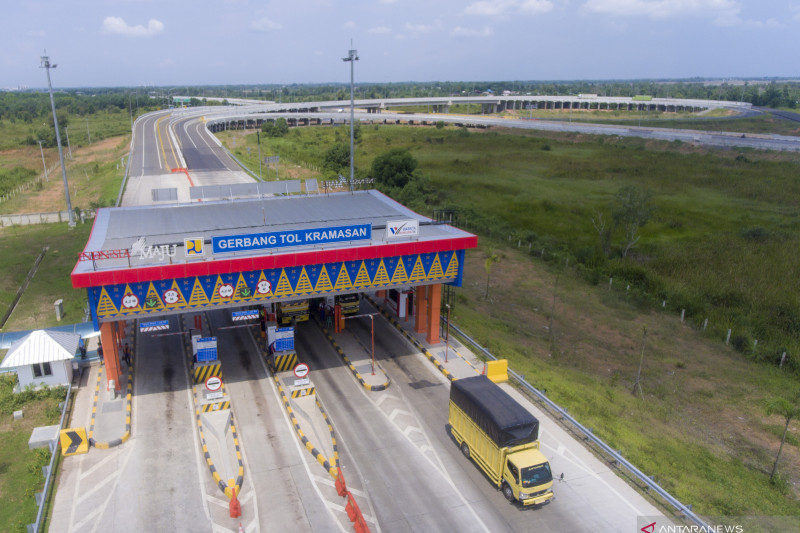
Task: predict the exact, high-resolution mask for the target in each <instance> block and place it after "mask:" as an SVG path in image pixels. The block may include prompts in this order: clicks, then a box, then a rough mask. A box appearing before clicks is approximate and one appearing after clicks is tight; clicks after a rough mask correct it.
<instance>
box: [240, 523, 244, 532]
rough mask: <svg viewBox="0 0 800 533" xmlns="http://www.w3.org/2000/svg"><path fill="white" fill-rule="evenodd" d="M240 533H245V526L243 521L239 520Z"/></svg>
mask: <svg viewBox="0 0 800 533" xmlns="http://www.w3.org/2000/svg"><path fill="white" fill-rule="evenodd" d="M239 533H244V528H243V527H242V523H241V522H239Z"/></svg>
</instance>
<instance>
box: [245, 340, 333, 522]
mask: <svg viewBox="0 0 800 533" xmlns="http://www.w3.org/2000/svg"><path fill="white" fill-rule="evenodd" d="M247 331H248V333H249V334H250V340H252V341H253V346H255V348H256V353H257V354H259V357H258V360H259V362H260V363H261V367H262V368H263V369H264V374H265V375H266V376H267V379H268V380H269V381H270V386H269V387H268V388H269V389H270V390H271V391H272V395H273V396H274V397H275V401H276V402H277V404H276V405H280V406H281V409H280V411H281V415H282V416H283V420H284V422H286V427H287V428H289V431H290V432H291V433H292V434H294V424H292V421H291V420H289V414H288V413H287V412H286V409H284V408H283V400H281V397H280V395H279V394H278V389H277V387H276V386H275V381H274V380H273V379H272V376H271V375H270V373H269V370H267V365H266V363H264V358H263V357H261V356H260V355H261V348H260V347H259V345H258V343H257V342H256V339H255V337H253V331H252V330H251V329H249V328H248V329H247ZM262 391H263V386H262ZM293 436H296V435H293ZM291 440H292V442H294V446H295V449H296V450H297V456H298V457H299V458H300V459H302V461H301V463H303V468H305V471H306V475H307V476H308V480H309V481H311V485H312V486H313V487H314V492H316V493H317V497H318V498H319V500H320V502H322V503H323V504H324V503H326V502H327V501H328V500H326V499H325V497H324V496H323V495H322V491H320V490H319V486H318V485H317V484H316V483H314V474H312V473H311V469H310V468H309V467H308V463H307V462H306V456H309V454H308V452H307V451H306V450H305V449H304V448H301V447H300V439H297V438H292V439H291ZM301 504H302V503H301ZM256 507H258V506H256ZM326 508H327V507H326ZM330 516H331V518H332V519H333V521H334V523H335V524H336V525H337V526H338V527H339V531H341V532H342V533H346V530H345V529H344V527H343V526H342V524H341V522H339V520H337V518H336V516H334V515H333V513H331V514H330ZM348 525H349V524H348Z"/></svg>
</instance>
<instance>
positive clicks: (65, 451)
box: [60, 428, 89, 457]
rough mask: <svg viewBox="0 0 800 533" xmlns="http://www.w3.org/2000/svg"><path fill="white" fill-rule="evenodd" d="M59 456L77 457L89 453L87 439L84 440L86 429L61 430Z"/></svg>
mask: <svg viewBox="0 0 800 533" xmlns="http://www.w3.org/2000/svg"><path fill="white" fill-rule="evenodd" d="M60 440H61V454H62V455H63V456H64V457H66V456H68V455H78V454H81V453H87V452H88V451H89V439H87V438H86V428H69V429H62V430H61V434H60Z"/></svg>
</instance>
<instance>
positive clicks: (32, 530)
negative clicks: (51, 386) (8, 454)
mask: <svg viewBox="0 0 800 533" xmlns="http://www.w3.org/2000/svg"><path fill="white" fill-rule="evenodd" d="M71 394H72V383H71V382H70V384H69V386H68V387H67V396H66V398H64V408H63V409H61V420H60V421H59V422H58V432H59V435H60V434H61V429H62V428H63V427H64V418H65V417H66V414H67V409H68V408H69V398H70V395H71ZM50 454H51V455H50V464H49V465H48V466H47V470H46V471H45V468H44V467H42V470H43V473H44V488H43V489H42V492H40V493H37V496H39V497H38V498H36V499H37V500H38V501H37V502H36V503H37V504H38V505H39V510H38V511H37V512H36V522H34V523H33V524H28V526H27V529H28V533H38V532H39V528H40V527H41V525H42V514H43V513H44V508H45V504H46V503H47V502H48V500H49V499H50V497H49V494H50V492H49V491H50V482H51V481H52V479H53V476H54V474H55V472H54V470H55V469H54V468H53V465H54V464H55V461H56V459H57V458H58V439H56V440H55V441H53V442H52V443H51V444H50Z"/></svg>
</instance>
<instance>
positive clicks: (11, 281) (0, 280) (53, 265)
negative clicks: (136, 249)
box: [0, 221, 92, 331]
mask: <svg viewBox="0 0 800 533" xmlns="http://www.w3.org/2000/svg"><path fill="white" fill-rule="evenodd" d="M91 228H92V226H91V221H89V222H87V223H86V224H80V223H79V224H78V225H77V226H76V227H75V228H74V229H69V228H68V226H67V225H66V224H37V225H30V226H14V227H10V228H8V227H7V228H2V229H0V310H2V312H3V313H5V311H6V309H8V306H9V305H10V303H11V300H12V299H13V297H14V294H15V293H16V290H17V287H19V286H20V284H21V283H22V282H23V281H24V279H25V276H26V275H27V274H28V271H29V270H30V268H31V266H33V263H34V261H35V260H36V257H37V256H38V255H39V253H40V252H41V250H42V248H43V247H44V246H49V247H50V250H49V251H48V252H47V254H46V255H45V257H44V259H43V260H42V263H41V264H40V265H39V270H38V271H37V273H36V275H35V276H34V277H33V279H32V280H31V283H30V285H28V289H27V290H26V291H25V293H24V295H23V296H22V298H21V299H20V301H19V304H18V305H17V308H16V309H15V311H14V313H13V314H12V315H11V317H10V319H9V320H8V322H6V325H5V327H4V328H3V329H4V330H5V331H14V330H28V329H35V328H43V327H48V326H54V325H56V324H57V323H58V322H57V321H56V318H55V310H54V308H53V302H55V301H56V300H58V299H63V300H64V320H65V321H66V322H68V323H73V322H80V321H81V320H83V305H84V301H85V300H86V290H85V289H73V288H72V282H71V281H70V277H69V274H70V272H72V269H73V268H74V267H75V263H76V262H77V258H78V253H79V252H80V251H82V250H83V248H84V246H86V242H87V241H88V240H89V234H90V232H91Z"/></svg>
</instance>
